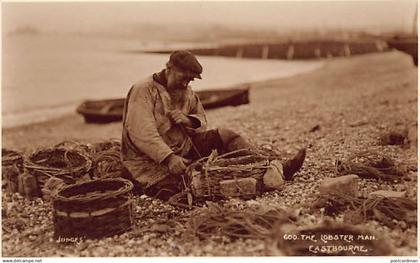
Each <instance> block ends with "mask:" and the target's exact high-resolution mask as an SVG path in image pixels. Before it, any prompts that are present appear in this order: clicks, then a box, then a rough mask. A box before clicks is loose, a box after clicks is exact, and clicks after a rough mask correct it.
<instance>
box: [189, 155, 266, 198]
mask: <svg viewBox="0 0 420 263" xmlns="http://www.w3.org/2000/svg"><path fill="white" fill-rule="evenodd" d="M268 166H269V161H268V160H267V158H266V157H264V156H260V155H258V154H252V153H250V152H249V151H248V150H238V151H234V152H231V153H227V154H224V155H220V156H216V153H215V152H213V153H212V154H211V155H210V156H209V157H206V158H202V159H200V160H198V161H197V162H195V163H193V164H192V165H190V166H189V167H188V169H187V174H188V181H189V185H190V188H191V192H192V194H193V196H194V197H195V198H196V199H220V198H226V197H233V196H235V197H242V198H251V197H254V196H255V195H258V194H261V192H262V190H263V176H264V173H265V172H266V170H267V168H268ZM252 178H253V179H255V180H253V179H252Z"/></svg>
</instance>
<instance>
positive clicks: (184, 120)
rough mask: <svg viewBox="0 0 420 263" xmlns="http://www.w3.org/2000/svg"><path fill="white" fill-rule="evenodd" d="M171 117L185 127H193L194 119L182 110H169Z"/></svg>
mask: <svg viewBox="0 0 420 263" xmlns="http://www.w3.org/2000/svg"><path fill="white" fill-rule="evenodd" d="M169 119H171V120H172V121H173V122H174V123H176V124H182V125H184V126H185V127H192V121H191V120H190V118H188V117H187V116H186V115H185V114H184V113H182V112H181V111H180V110H173V111H171V112H169Z"/></svg>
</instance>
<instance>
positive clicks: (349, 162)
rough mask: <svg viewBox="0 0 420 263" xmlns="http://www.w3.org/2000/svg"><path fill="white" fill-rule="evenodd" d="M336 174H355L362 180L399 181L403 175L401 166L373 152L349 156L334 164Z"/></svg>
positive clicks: (403, 171)
mask: <svg viewBox="0 0 420 263" xmlns="http://www.w3.org/2000/svg"><path fill="white" fill-rule="evenodd" d="M336 173H338V174H357V175H359V176H360V177H363V178H373V179H381V180H399V179H401V178H402V177H403V176H404V175H405V170H404V168H403V166H402V165H397V164H396V163H395V162H394V161H393V160H392V159H391V158H389V157H387V156H385V155H383V154H380V153H377V152H374V151H362V152H358V153H355V154H353V155H351V156H350V157H349V158H348V159H346V160H344V161H340V160H338V161H337V162H336Z"/></svg>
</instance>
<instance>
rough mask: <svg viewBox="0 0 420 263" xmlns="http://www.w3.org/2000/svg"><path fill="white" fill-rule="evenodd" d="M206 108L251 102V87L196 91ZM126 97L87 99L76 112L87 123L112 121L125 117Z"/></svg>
mask: <svg viewBox="0 0 420 263" xmlns="http://www.w3.org/2000/svg"><path fill="white" fill-rule="evenodd" d="M196 93H197V95H198V96H199V98H200V101H201V103H202V104H203V107H204V109H214V108H220V107H225V106H238V105H242V104H248V103H249V87H248V86H246V87H242V88H237V89H220V90H206V91H198V92H196ZM124 102H125V99H124V98H120V99H106V100H86V101H84V102H83V103H82V104H80V105H79V106H78V107H77V109H76V112H77V113H79V114H81V115H82V116H83V117H84V119H85V122H86V123H110V122H117V121H121V120H122V118H123V110H124Z"/></svg>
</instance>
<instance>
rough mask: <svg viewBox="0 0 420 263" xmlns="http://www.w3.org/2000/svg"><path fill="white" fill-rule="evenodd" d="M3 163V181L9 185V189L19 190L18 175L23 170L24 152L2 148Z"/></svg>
mask: <svg viewBox="0 0 420 263" xmlns="http://www.w3.org/2000/svg"><path fill="white" fill-rule="evenodd" d="M1 163H2V169H1V170H2V175H3V180H4V181H3V182H5V183H6V185H7V191H8V192H10V193H15V192H17V191H18V176H19V174H20V173H22V172H23V156H22V154H20V153H18V152H15V151H12V150H7V149H1Z"/></svg>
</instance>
